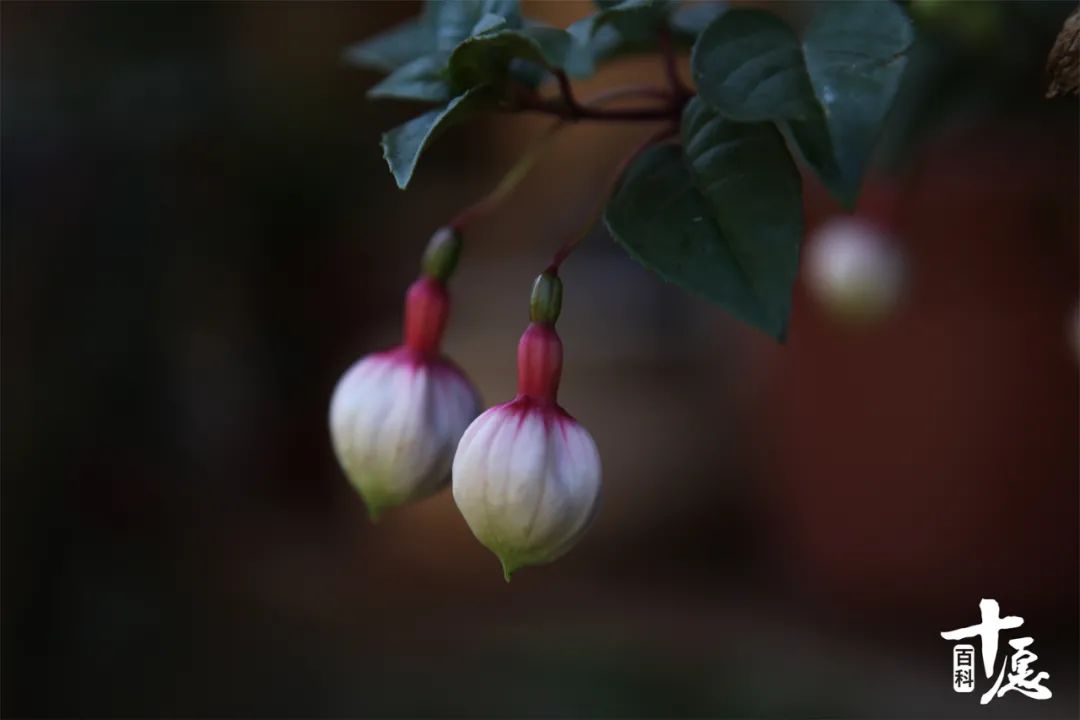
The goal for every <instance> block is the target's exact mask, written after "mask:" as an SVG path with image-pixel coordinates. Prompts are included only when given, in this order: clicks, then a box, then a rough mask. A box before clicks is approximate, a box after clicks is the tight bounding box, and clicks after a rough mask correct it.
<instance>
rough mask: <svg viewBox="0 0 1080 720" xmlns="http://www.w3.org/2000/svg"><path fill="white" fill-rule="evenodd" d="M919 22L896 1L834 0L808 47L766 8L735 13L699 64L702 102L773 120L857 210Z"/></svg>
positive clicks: (749, 118) (695, 62)
mask: <svg viewBox="0 0 1080 720" xmlns="http://www.w3.org/2000/svg"><path fill="white" fill-rule="evenodd" d="M911 42H912V30H911V24H910V22H909V21H908V19H907V17H906V16H905V15H904V13H903V11H902V10H900V8H899V7H897V6H896V5H895V4H894V3H892V2H887V1H881V0H879V1H873V0H857V1H849V2H832V3H825V4H824V7H823V8H822V9H821V10H820V12H819V13H818V15H817V16H816V17H815V19H814V21H813V23H812V24H811V25H810V27H809V28H808V30H807V33H806V37H805V38H804V39H803V42H802V43H799V41H798V40H797V38H796V37H795V34H794V33H793V32H792V31H791V30H790V28H788V27H787V25H785V24H784V22H783V21H781V20H780V19H779V18H776V17H774V16H772V15H770V14H769V13H766V12H764V11H760V10H732V11H729V12H727V13H725V14H724V15H722V16H720V17H719V18H717V19H716V20H715V21H713V22H712V23H711V24H710V25H709V26H708V27H707V28H706V29H705V30H704V31H702V33H701V35H700V36H699V38H698V40H697V42H696V43H695V45H694V50H693V54H692V58H691V69H692V72H693V75H694V79H695V82H696V83H697V86H698V90H699V93H700V95H701V97H702V98H703V99H704V100H705V101H706V102H707V103H708V104H709V105H711V106H712V107H713V108H715V109H716V110H717V111H719V112H720V113H721V114H723V115H724V116H726V117H728V118H731V119H734V120H739V121H743V122H759V121H773V122H775V123H777V124H778V126H779V127H780V128H781V130H782V131H783V132H784V134H785V135H786V136H787V137H788V138H789V139H790V140H791V142H792V144H793V145H795V146H796V147H797V148H798V150H799V152H800V154H801V155H802V156H803V158H804V159H805V160H806V162H807V164H808V165H810V167H811V168H813V169H814V171H815V172H817V174H818V175H819V177H821V179H822V181H823V182H824V183H825V185H826V187H828V188H829V190H830V192H832V193H833V195H835V196H836V197H837V198H838V199H839V200H840V201H841V202H842V203H844V204H845V205H848V206H851V205H853V204H854V201H855V197H856V196H857V194H858V189H859V185H860V183H861V181H862V176H863V173H864V172H865V170H866V165H867V162H868V160H869V157H870V154H871V152H872V150H873V146H874V143H875V141H876V139H877V137H878V134H879V132H880V130H881V125H882V123H883V122H884V120H885V116H886V114H887V112H888V109H889V107H890V106H891V105H892V101H893V98H894V97H895V95H896V91H897V88H898V87H899V83H900V76H901V75H902V73H903V70H904V66H905V63H906V59H907V52H908V49H909V47H910V45H911Z"/></svg>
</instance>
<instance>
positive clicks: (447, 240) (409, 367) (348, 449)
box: [330, 230, 480, 519]
mask: <svg viewBox="0 0 1080 720" xmlns="http://www.w3.org/2000/svg"><path fill="white" fill-rule="evenodd" d="M460 242H461V241H460V238H459V237H458V236H457V234H456V233H454V232H453V231H450V230H443V231H440V232H439V233H436V234H435V236H434V237H433V238H432V241H431V245H429V248H428V252H427V253H426V254H425V258H424V270H425V272H424V273H423V274H421V276H420V278H419V279H418V280H417V281H416V282H414V283H413V284H412V286H411V287H410V288H409V290H408V293H407V294H406V296H405V332H404V335H405V338H404V343H403V344H402V345H400V346H398V347H395V348H392V349H390V350H387V351H385V352H380V353H374V354H372V355H368V356H366V357H363V358H361V359H360V360H358V361H357V362H356V363H355V364H354V365H353V366H352V367H350V368H349V369H348V370H347V371H346V372H345V375H344V376H343V377H342V378H341V380H340V381H339V382H338V385H337V388H336V389H335V390H334V395H333V399H332V400H331V403H330V434H331V439H332V440H333V445H334V453H335V455H336V456H337V459H338V462H339V463H340V464H341V467H342V469H343V470H344V471H345V474H346V475H347V476H348V478H349V480H350V482H351V483H352V484H353V485H354V486H355V487H356V489H357V490H358V491H359V492H360V495H361V496H362V497H363V498H364V502H365V504H366V505H367V507H368V512H369V513H370V514H371V517H372V518H373V519H374V518H377V517H378V516H379V515H380V514H381V513H382V512H383V511H384V510H387V509H389V508H392V507H396V506H398V505H402V504H405V503H408V502H412V501H414V500H419V499H421V498H424V497H427V496H428V495H431V494H432V493H434V492H436V491H438V490H439V489H440V488H442V487H443V486H445V485H446V483H447V481H448V480H449V476H450V466H451V461H452V459H453V455H454V449H455V448H456V447H457V443H458V440H459V439H460V438H461V434H462V433H463V432H464V431H465V428H466V427H467V426H468V424H469V422H470V421H471V420H472V419H473V418H474V417H476V414H477V413H478V412H479V411H480V398H479V396H478V394H477V392H476V390H475V389H474V388H473V385H472V383H470V382H469V380H468V379H467V378H466V377H465V375H464V374H463V373H462V372H461V370H459V369H458V368H457V366H456V365H454V364H453V363H452V362H450V361H449V360H448V359H446V358H445V357H443V356H442V355H441V354H440V352H439V345H440V341H441V339H442V334H443V329H444V328H445V327H446V321H447V318H448V317H449V314H450V297H449V295H448V293H447V291H446V286H445V282H444V281H445V279H446V278H447V277H448V276H449V275H450V273H451V272H452V271H453V266H454V263H455V262H456V260H457V254H458V249H459V247H460Z"/></svg>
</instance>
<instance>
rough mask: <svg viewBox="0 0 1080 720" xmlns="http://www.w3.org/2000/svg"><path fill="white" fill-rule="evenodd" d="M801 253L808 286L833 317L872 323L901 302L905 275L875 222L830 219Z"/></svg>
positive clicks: (889, 241)
mask: <svg viewBox="0 0 1080 720" xmlns="http://www.w3.org/2000/svg"><path fill="white" fill-rule="evenodd" d="M806 254H807V258H806V269H807V275H806V281H807V286H808V288H809V290H810V292H811V294H812V295H813V296H814V297H815V298H816V299H817V300H818V301H819V302H820V303H821V304H822V305H823V306H824V307H825V309H826V310H827V311H828V312H830V313H831V314H832V315H834V316H835V317H837V318H839V319H841V320H844V321H849V322H858V323H867V322H873V321H876V320H880V319H881V318H883V317H885V316H886V315H888V314H889V313H890V312H891V311H892V310H893V309H894V308H895V307H896V305H897V304H898V302H899V301H900V297H901V294H902V292H903V289H904V281H905V274H906V272H905V266H904V258H903V254H902V253H901V250H900V248H899V246H898V245H897V244H896V241H895V240H894V239H893V238H892V237H891V236H890V235H889V234H888V233H887V232H886V231H885V230H884V229H883V228H882V227H880V226H879V225H878V224H877V223H875V222H872V221H870V220H865V219H862V218H858V217H837V218H833V219H831V220H829V221H828V222H826V223H825V224H823V225H822V226H821V227H820V228H818V229H817V231H816V232H814V234H813V235H812V236H811V238H810V240H809V242H808V243H807V248H806Z"/></svg>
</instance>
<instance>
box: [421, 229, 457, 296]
mask: <svg viewBox="0 0 1080 720" xmlns="http://www.w3.org/2000/svg"><path fill="white" fill-rule="evenodd" d="M459 255H461V233H459V232H458V231H457V230H455V229H454V228H452V227H442V228H439V229H438V230H436V231H435V234H434V235H432V236H431V240H430V241H428V246H427V249H426V250H424V258H423V259H422V260H421V261H420V267H421V269H423V271H424V272H425V273H427V274H428V275H430V276H431V277H433V278H435V279H437V280H441V281H443V282H445V281H446V280H448V279H449V278H450V276H451V275H453V274H454V268H455V267H457V261H458V256H459Z"/></svg>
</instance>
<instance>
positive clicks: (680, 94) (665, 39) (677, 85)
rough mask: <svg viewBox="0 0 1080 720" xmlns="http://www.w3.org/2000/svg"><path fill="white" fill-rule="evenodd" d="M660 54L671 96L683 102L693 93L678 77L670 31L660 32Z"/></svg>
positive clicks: (676, 61) (665, 29)
mask: <svg viewBox="0 0 1080 720" xmlns="http://www.w3.org/2000/svg"><path fill="white" fill-rule="evenodd" d="M660 53H661V57H663V59H664V74H665V75H667V79H668V85H669V86H671V93H672V95H674V97H675V99H676V101H677V102H678V101H682V102H685V101H686V100H687V99H688V98H689V97H690V96H691V95H692V94H693V93H692V91H691V90H690V89H689V88H687V87H686V85H684V84H683V81H682V78H681V77H679V65H678V60H677V58H676V56H675V47H674V45H673V44H672V42H671V30H669V29H667V28H664V29H663V30H661V31H660Z"/></svg>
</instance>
